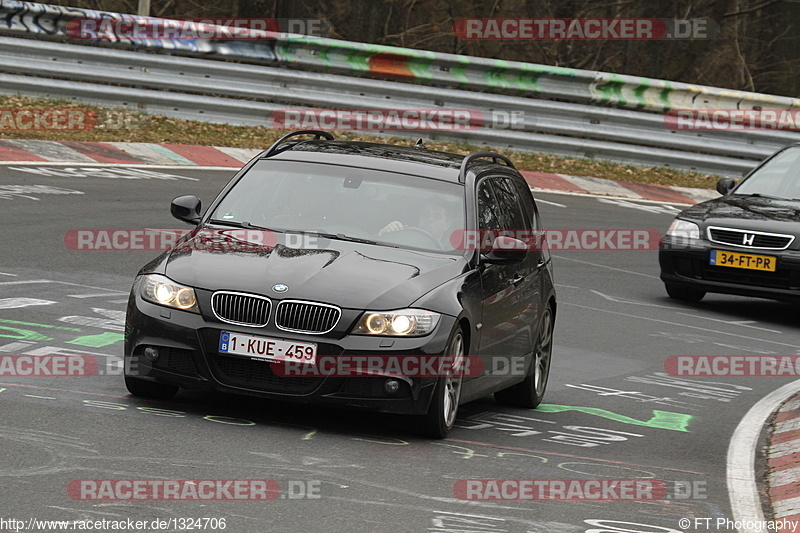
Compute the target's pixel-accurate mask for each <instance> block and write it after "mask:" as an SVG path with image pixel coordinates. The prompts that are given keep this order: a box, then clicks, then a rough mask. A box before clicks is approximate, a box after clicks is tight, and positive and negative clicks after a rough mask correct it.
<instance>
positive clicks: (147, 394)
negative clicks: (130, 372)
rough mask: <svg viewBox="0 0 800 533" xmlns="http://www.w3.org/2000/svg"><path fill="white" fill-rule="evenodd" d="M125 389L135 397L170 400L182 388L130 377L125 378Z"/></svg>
mask: <svg viewBox="0 0 800 533" xmlns="http://www.w3.org/2000/svg"><path fill="white" fill-rule="evenodd" d="M125 387H126V388H127V389H128V392H130V393H131V394H133V395H134V396H140V397H142V398H153V399H156V400H168V399H170V398H172V397H173V396H175V395H176V394H177V393H178V389H179V388H180V387H178V386H176V385H165V384H164V383H156V382H155V381H147V380H144V379H139V378H132V377H130V376H125Z"/></svg>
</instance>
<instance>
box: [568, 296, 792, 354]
mask: <svg viewBox="0 0 800 533" xmlns="http://www.w3.org/2000/svg"><path fill="white" fill-rule="evenodd" d="M560 305H571V306H573V307H580V308H581V309H589V310H590V311H599V312H601V313H608V314H611V315H620V316H625V317H628V318H638V319H639V320H646V321H648V322H658V323H661V324H669V325H670V326H680V327H682V328H689V329H699V330H700V331H705V332H706V333H719V334H720V335H728V336H731V337H738V338H740V339H748V340H751V341H758V342H767V343H770V344H777V345H778V346H788V347H790V348H800V345H797V344H788V343H785V342H778V341H771V340H768V339H761V338H759V337H748V336H747V335H739V334H738V333H728V332H727V331H719V330H715V329H708V328H701V327H700V326H692V325H690V324H681V323H680V322H672V321H670V320H661V319H659V318H649V317H646V316H639V315H631V314H628V313H620V312H619V311H610V310H608V309H600V308H598V307H589V306H588V305H580V304H574V303H570V302H562V303H561V304H560Z"/></svg>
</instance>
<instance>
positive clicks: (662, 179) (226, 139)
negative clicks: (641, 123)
mask: <svg viewBox="0 0 800 533" xmlns="http://www.w3.org/2000/svg"><path fill="white" fill-rule="evenodd" d="M24 109H27V110H91V111H92V112H93V113H94V115H92V114H90V113H86V114H85V115H86V116H95V117H96V120H94V121H89V122H87V123H84V129H71V130H66V129H22V128H21V127H20V125H19V121H18V120H17V119H15V118H13V117H14V116H15V115H14V113H13V112H11V113H9V112H8V110H24ZM15 120H17V121H16V122H15ZM26 123H27V120H26ZM62 123H63V120H62ZM285 133H286V131H285V130H277V129H272V128H269V127H265V126H257V127H253V126H231V125H229V124H212V123H208V122H198V121H191V120H180V119H175V118H170V117H164V116H160V115H148V114H145V113H139V112H136V111H131V110H129V109H124V108H119V109H107V108H103V107H99V106H91V105H86V104H82V103H76V102H70V101H66V100H49V99H39V98H28V97H24V96H0V139H35V140H53V141H55V140H58V141H64V140H69V141H96V142H147V143H175V144H200V145H206V146H231V147H237V148H256V149H259V148H266V147H268V146H269V145H270V144H272V143H273V142H274V141H275V140H276V139H278V137H280V136H281V135H283V134H285ZM334 133H335V135H336V137H337V138H338V139H345V140H358V141H378V142H388V143H391V144H409V143H410V142H411V141H410V140H409V139H407V138H402V139H401V138H396V137H392V138H388V139H387V138H385V137H381V138H378V137H374V136H369V135H365V134H362V133H359V132H349V131H347V132H334ZM425 133H426V132H419V136H420V137H422V138H423V140H424V141H425V146H427V147H428V148H431V149H434V150H444V151H447V152H455V153H461V154H467V153H469V152H474V151H477V150H487V149H489V150H495V151H499V152H501V153H508V152H509V150H504V149H502V148H493V147H486V146H476V145H470V144H468V143H459V142H451V141H428V140H427V139H426V137H425ZM511 157H512V159H513V160H514V164H515V165H516V166H517V168H519V169H520V170H532V171H538V172H552V173H556V174H569V175H573V176H591V177H596V178H608V179H614V180H625V181H633V182H639V183H651V184H658V185H677V186H681V187H697V188H703V189H713V188H714V186H715V184H716V182H717V180H718V179H719V178H718V177H717V176H712V175H707V174H698V173H687V172H681V171H678V170H673V169H669V168H662V167H639V166H633V165H618V164H614V163H606V162H602V161H595V160H590V159H572V158H565V157H558V156H554V155H549V154H543V153H531V152H514V153H513V155H512V156H511Z"/></svg>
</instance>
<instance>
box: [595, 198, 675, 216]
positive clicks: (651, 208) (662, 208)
mask: <svg viewBox="0 0 800 533" xmlns="http://www.w3.org/2000/svg"><path fill="white" fill-rule="evenodd" d="M597 201H598V202H602V203H604V204H613V205H617V206H619V207H629V208H631V209H639V210H641V211H647V212H649V213H667V214H670V215H676V214H678V212H679V211H680V209H678V208H677V207H675V206H673V205H670V204H667V203H665V204H662V205H641V204H637V203H635V202H631V201H628V200H619V199H616V198H598V199H597Z"/></svg>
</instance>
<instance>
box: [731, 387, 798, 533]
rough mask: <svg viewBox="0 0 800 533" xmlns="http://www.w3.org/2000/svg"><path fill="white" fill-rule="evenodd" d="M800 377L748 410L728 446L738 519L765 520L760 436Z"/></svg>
mask: <svg viewBox="0 0 800 533" xmlns="http://www.w3.org/2000/svg"><path fill="white" fill-rule="evenodd" d="M798 387H800V379H799V380H796V381H793V382H791V383H789V384H787V385H784V386H783V387H780V388H778V389H776V390H774V391H772V392H771V393H769V394H768V395H767V396H765V397H764V398H762V399H761V400H759V401H758V402H757V403H756V404H755V405H754V406H753V407H751V408H750V410H749V411H747V414H745V415H744V417H743V418H742V420H741V422H739V425H738V426H736V430H735V431H734V432H733V436H732V437H731V440H730V444H729V445H728V459H727V471H728V476H727V477H728V496H729V498H730V502H731V512H732V513H733V520H734V521H735V522H738V521H744V522H749V523H751V524H757V525H760V524H762V523H763V522H764V513H763V511H762V509H761V496H760V494H759V492H758V485H757V484H756V471H755V457H756V450H757V447H758V437H759V436H760V435H761V430H762V429H763V427H764V424H766V423H767V421H768V420H769V417H770V416H771V415H772V413H773V411H775V410H777V409H778V408H779V407H780V405H781V404H782V403H783V402H784V401H786V398H787V397H790V396H794V395H795V394H796V393H797V389H798ZM739 533H763V530H762V529H760V528H759V529H752V528H739Z"/></svg>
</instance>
